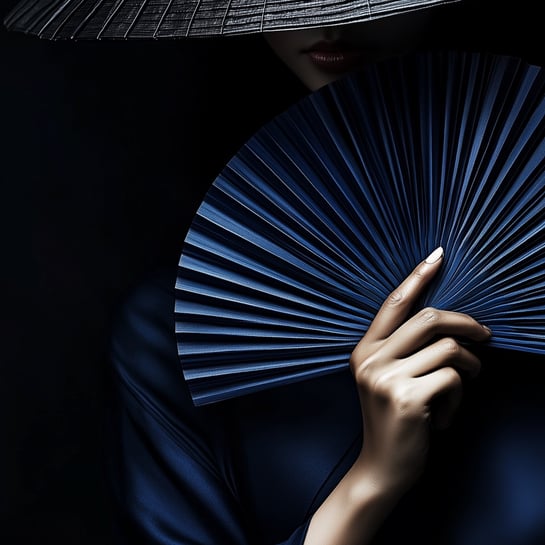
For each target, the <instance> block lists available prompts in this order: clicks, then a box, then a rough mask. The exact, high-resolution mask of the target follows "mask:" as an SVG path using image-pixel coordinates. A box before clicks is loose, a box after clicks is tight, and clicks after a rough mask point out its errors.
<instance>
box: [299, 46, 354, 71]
mask: <svg viewBox="0 0 545 545" xmlns="http://www.w3.org/2000/svg"><path fill="white" fill-rule="evenodd" d="M307 55H308V56H309V58H310V60H311V62H312V64H314V65H315V66H317V67H318V68H320V69H322V70H324V71H326V72H333V73H339V72H348V71H349V70H353V69H354V68H356V67H357V66H358V65H359V64H360V63H361V60H362V54H361V53H360V52H358V51H308V52H307Z"/></svg>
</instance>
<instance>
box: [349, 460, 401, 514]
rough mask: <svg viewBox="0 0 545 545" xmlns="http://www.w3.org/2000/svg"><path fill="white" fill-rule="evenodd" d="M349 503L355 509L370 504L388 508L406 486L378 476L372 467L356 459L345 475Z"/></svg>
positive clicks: (363, 507)
mask: <svg viewBox="0 0 545 545" xmlns="http://www.w3.org/2000/svg"><path fill="white" fill-rule="evenodd" d="M346 478H347V481H348V487H347V492H348V494H349V496H350V503H351V504H352V505H354V506H355V507H356V508H357V509H369V506H370V505H374V506H376V507H377V508H380V509H384V510H390V509H391V508H393V506H394V505H395V504H396V503H397V502H398V501H399V500H400V499H401V497H402V496H403V495H404V494H405V492H406V489H407V487H406V486H404V485H403V484H402V483H401V482H398V481H395V480H393V479H387V478H384V477H382V476H380V473H379V472H377V471H375V470H374V469H373V468H372V467H370V466H369V465H367V464H365V463H364V462H363V461H362V460H358V461H357V462H356V463H355V464H354V465H353V466H352V468H351V469H350V471H349V472H348V473H347V475H346Z"/></svg>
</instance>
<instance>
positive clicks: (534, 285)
mask: <svg viewBox="0 0 545 545" xmlns="http://www.w3.org/2000/svg"><path fill="white" fill-rule="evenodd" d="M439 245H442V246H443V247H444V249H445V258H444V262H443V264H442V267H441V269H440V271H439V273H438V275H437V277H436V278H434V280H433V282H432V283H431V285H430V286H429V289H428V290H427V291H426V293H425V294H424V296H423V297H422V299H421V301H420V302H419V306H434V307H437V308H441V309H445V310H452V311H457V312H465V313H467V314H470V315H471V316H473V317H474V318H475V319H477V320H479V321H481V322H482V323H485V324H487V325H488V326H489V327H491V328H492V331H493V336H492V339H491V341H490V342H489V344H490V345H491V346H494V347H497V348H503V349H505V350H507V351H508V353H509V354H510V353H511V351H515V352H534V353H538V354H545V76H544V74H543V70H542V69H540V68H538V67H535V66H531V65H528V64H526V63H524V62H522V61H521V60H520V59H516V58H512V57H506V56H495V55H486V54H476V53H460V52H457V53H455V52H442V53H437V52H436V53H427V54H420V55H416V56H407V57H405V58H402V59H393V60H390V61H385V62H382V63H377V64H376V65H372V66H369V67H368V68H366V69H364V70H362V71H361V72H358V73H354V74H352V75H350V76H349V77H345V78H343V79H342V80H339V81H337V82H335V83H333V84H331V85H329V86H327V87H325V88H323V89H321V90H320V91H318V92H315V93H313V94H311V95H309V96H308V97H306V98H305V99H303V100H302V101H301V102H299V103H297V104H295V105H294V106H292V107H291V108H290V109H288V110H287V111H286V112H285V113H284V114H282V115H280V116H278V117H276V118H275V119H273V120H271V121H270V122H269V123H268V124H267V125H265V126H264V127H263V128H262V129H260V130H259V131H258V132H257V133H256V134H255V135H254V136H253V137H252V138H251V139H250V140H248V142H247V143H246V144H245V145H244V146H243V147H242V148H241V149H240V150H239V152H238V153H237V154H236V155H235V156H234V157H233V158H232V160H231V161H229V163H228V164H227V165H226V167H225V168H224V170H223V171H222V173H220V175H219V176H218V178H217V179H216V181H215V182H214V184H213V185H212V186H211V188H210V190H209V191H208V193H207V195H206V197H205V199H204V201H203V203H202V205H201V207H200V208H199V211H198V213H197V215H196V216H195V219H194V221H193V223H192V226H191V229H190V230H189V232H188V234H187V237H186V240H185V244H184V248H183V251H182V255H181V258H180V263H179V274H178V280H177V283H176V290H177V301H176V308H175V313H176V336H177V340H178V353H179V355H180V362H181V365H182V369H183V372H184V376H185V378H186V380H187V382H188V385H189V388H190V390H191V393H192V396H193V399H194V402H195V403H196V404H205V403H210V402H213V401H219V400H222V399H227V398H229V397H233V396H237V395H243V394H246V393H249V392H255V391H259V390H260V389H263V388H268V387H272V386H277V385H281V384H287V383H290V382H294V381H299V380H306V379H309V378H312V377H316V376H320V375H323V374H325V373H332V372H337V371H340V370H342V369H346V368H347V366H348V362H349V358H350V353H351V351H352V350H353V348H354V346H355V345H356V344H357V342H358V341H359V339H360V338H361V337H362V335H363V334H364V333H365V331H366V330H367V328H368V326H369V324H370V323H371V321H372V319H373V317H374V316H375V315H376V312H377V311H378V309H379V307H380V305H381V304H382V302H383V301H384V300H385V298H386V297H387V295H388V294H389V293H390V292H391V290H393V289H394V288H395V287H396V286H397V285H398V284H399V283H400V282H401V281H402V280H403V278H404V277H405V276H406V275H407V274H408V273H409V272H410V271H411V270H412V269H413V268H414V266H415V265H416V264H417V263H418V262H419V261H421V260H422V259H423V258H424V257H425V256H426V255H428V253H430V252H431V251H432V250H433V249H434V248H436V247H437V246H439Z"/></svg>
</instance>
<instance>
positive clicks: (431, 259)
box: [426, 246, 443, 264]
mask: <svg viewBox="0 0 545 545" xmlns="http://www.w3.org/2000/svg"><path fill="white" fill-rule="evenodd" d="M442 257H443V247H442V246H439V248H436V249H435V250H433V252H432V253H431V254H430V255H429V256H428V257H426V263H430V264H431V263H436V262H437V261H439V260H440V259H441V258H442Z"/></svg>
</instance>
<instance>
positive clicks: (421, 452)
mask: <svg viewBox="0 0 545 545" xmlns="http://www.w3.org/2000/svg"><path fill="white" fill-rule="evenodd" d="M442 257H443V251H442V249H440V248H439V249H438V250H436V251H435V252H433V253H432V254H431V255H430V257H428V259H427V260H425V261H423V262H421V263H420V264H419V265H418V266H417V267H416V268H415V269H414V271H413V272H412V273H411V274H410V275H409V276H408V277H407V278H406V279H405V280H404V281H403V283H402V284H401V285H400V286H399V287H398V288H397V289H396V290H395V291H393V292H392V293H391V294H390V296H389V297H388V298H387V300H386V301H385V302H384V303H383V305H382V307H381V308H380V310H379V312H378V313H377V315H376V317H375V319H374V320H373V322H372V324H371V326H370V327H369V329H368V331H367V333H366V334H365V336H364V337H363V339H362V340H361V341H360V342H359V343H358V345H357V347H356V348H355V350H354V351H353V353H352V356H351V361H350V365H351V369H352V372H353V374H354V377H355V379H356V382H357V386H358V391H359V394H360V403H361V408H362V413H363V423H364V440H363V447H362V452H361V455H360V457H359V459H358V463H359V465H360V467H361V469H362V470H363V472H364V473H365V474H366V475H367V480H368V479H369V477H370V478H371V480H372V482H373V484H374V486H376V487H377V488H378V489H381V490H389V491H396V492H399V493H402V492H404V491H405V490H407V489H408V488H409V487H410V486H412V485H413V484H414V482H415V481H416V480H417V479H418V477H419V476H420V474H421V472H422V470H423V468H424V465H425V461H426V457H427V452H428V448H429V440H430V424H431V423H433V424H434V425H435V426H436V427H438V428H445V427H447V426H448V425H449V423H450V422H451V420H452V417H453V415H454V413H455V411H456V409H457V408H458V406H459V404H460V401H461V397H462V375H467V376H469V377H474V376H475V375H477V373H478V372H479V369H480V362H479V360H478V358H477V357H476V356H475V355H474V354H472V353H471V352H470V351H469V350H468V349H467V348H465V347H464V346H463V345H462V344H461V343H460V340H461V339H466V340H467V339H469V340H472V341H486V340H487V339H489V337H490V335H491V333H490V330H489V329H487V328H486V327H484V326H482V325H480V324H479V323H478V322H476V321H475V320H474V319H473V318H471V317H470V316H468V315H466V314H461V313H457V312H449V311H444V310H438V309H434V308H425V309H423V310H421V311H419V312H418V313H417V314H416V315H414V316H411V317H409V315H410V313H411V311H412V309H413V307H414V305H415V303H416V301H417V300H418V298H419V296H420V295H421V294H422V292H423V291H424V288H425V287H426V285H427V284H428V282H429V281H430V280H431V279H432V278H433V276H434V275H435V273H436V272H437V271H438V270H439V268H440V265H441V262H442Z"/></svg>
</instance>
